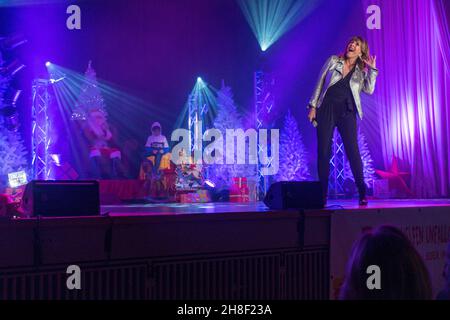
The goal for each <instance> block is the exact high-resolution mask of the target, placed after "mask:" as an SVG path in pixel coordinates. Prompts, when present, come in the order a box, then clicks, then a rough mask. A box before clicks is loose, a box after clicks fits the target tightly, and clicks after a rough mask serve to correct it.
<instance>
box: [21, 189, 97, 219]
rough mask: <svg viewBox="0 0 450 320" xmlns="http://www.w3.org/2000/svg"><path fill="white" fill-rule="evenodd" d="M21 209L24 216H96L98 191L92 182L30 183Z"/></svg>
mask: <svg viewBox="0 0 450 320" xmlns="http://www.w3.org/2000/svg"><path fill="white" fill-rule="evenodd" d="M22 208H23V209H24V211H25V212H26V214H27V215H28V216H43V217H67V216H96V215H100V192H99V184H98V181H94V180H79V181H76V180H59V181H58V180H56V181H50V180H48V181H40V180H34V181H31V182H30V183H28V184H27V186H26V188H25V192H24V195H23V199H22Z"/></svg>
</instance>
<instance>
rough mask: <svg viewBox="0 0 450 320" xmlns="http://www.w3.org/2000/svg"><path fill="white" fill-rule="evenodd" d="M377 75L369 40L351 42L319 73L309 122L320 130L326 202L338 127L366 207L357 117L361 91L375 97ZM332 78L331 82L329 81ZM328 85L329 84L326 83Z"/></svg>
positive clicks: (319, 161)
mask: <svg viewBox="0 0 450 320" xmlns="http://www.w3.org/2000/svg"><path fill="white" fill-rule="evenodd" d="M377 75H378V70H377V69H376V57H375V56H373V57H372V56H370V54H369V46H368V44H367V41H366V40H364V39H363V38H362V37H353V38H352V39H350V41H349V43H348V44H347V47H346V49H345V53H344V54H342V55H340V56H335V55H333V56H331V57H330V58H329V59H328V60H327V62H326V63H325V65H324V66H323V68H322V71H321V72H320V77H319V81H318V82H317V85H316V88H315V90H314V93H313V95H312V98H311V100H310V102H309V105H308V109H309V113H308V119H309V121H310V122H312V123H313V124H314V125H315V126H316V127H317V147H318V149H317V150H318V157H317V166H318V173H319V179H320V182H321V185H322V190H323V197H324V200H325V202H326V197H327V193H328V175H329V170H330V166H329V162H330V157H331V142H332V138H333V131H334V128H335V127H337V129H338V130H339V133H340V135H341V138H342V142H343V144H344V148H345V152H346V154H347V157H348V159H349V162H350V167H351V169H352V173H353V177H354V178H355V183H356V186H357V188H358V192H359V204H360V205H367V198H366V184H365V183H364V174H363V165H362V161H361V155H360V153H359V148H358V140H357V127H356V114H358V116H359V117H360V118H361V119H362V115H363V112H362V108H361V99H360V93H361V91H363V92H365V93H367V94H372V93H373V91H374V89H375V81H376V78H377ZM327 79H329V81H326V80H327ZM325 82H327V83H326V84H325Z"/></svg>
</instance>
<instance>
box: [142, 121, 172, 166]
mask: <svg viewBox="0 0 450 320" xmlns="http://www.w3.org/2000/svg"><path fill="white" fill-rule="evenodd" d="M168 152H169V144H168V143H167V138H166V136H164V135H162V134H161V124H160V123H159V122H154V123H153V124H152V134H151V135H150V136H149V137H148V139H147V143H146V144H145V157H150V156H155V163H154V165H153V168H152V171H153V173H155V174H156V173H157V172H158V170H159V165H160V163H161V159H162V157H163V155H165V154H166V153H168Z"/></svg>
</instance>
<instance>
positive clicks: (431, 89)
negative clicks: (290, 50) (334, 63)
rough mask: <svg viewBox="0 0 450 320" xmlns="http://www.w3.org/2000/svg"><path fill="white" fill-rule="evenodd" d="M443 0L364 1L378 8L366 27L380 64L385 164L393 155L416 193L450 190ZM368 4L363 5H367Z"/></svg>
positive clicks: (449, 52)
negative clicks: (376, 25) (376, 23)
mask: <svg viewBox="0 0 450 320" xmlns="http://www.w3.org/2000/svg"><path fill="white" fill-rule="evenodd" d="M442 1H445V0H390V1H379V0H370V1H366V4H367V6H369V5H371V4H376V5H378V6H379V7H380V9H381V29H380V30H369V29H368V30H367V38H368V41H369V45H370V46H371V50H372V53H373V54H375V55H377V67H378V69H379V70H380V72H379V76H378V80H377V87H376V89H375V94H374V96H373V99H374V101H375V105H376V107H377V108H378V121H379V125H380V135H381V148H380V149H381V150H382V152H383V160H384V165H385V167H386V169H388V168H389V166H390V164H391V161H392V158H393V156H396V157H398V159H399V163H405V164H407V167H403V168H400V169H404V170H405V169H406V170H409V171H410V173H411V190H412V192H413V193H414V195H415V196H416V197H418V198H433V197H448V196H450V168H449V162H450V103H449V102H450V94H449V92H450V73H449V61H450V45H449V41H450V40H449V39H450V38H449V25H448V22H447V17H446V12H445V9H444V5H443V2H442ZM367 6H366V8H367Z"/></svg>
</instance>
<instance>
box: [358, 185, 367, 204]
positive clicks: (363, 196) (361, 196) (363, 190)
mask: <svg viewBox="0 0 450 320" xmlns="http://www.w3.org/2000/svg"><path fill="white" fill-rule="evenodd" d="M358 189H359V205H360V206H367V205H368V204H369V201H368V200H367V197H366V185H364V186H361V187H360V188H358Z"/></svg>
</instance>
